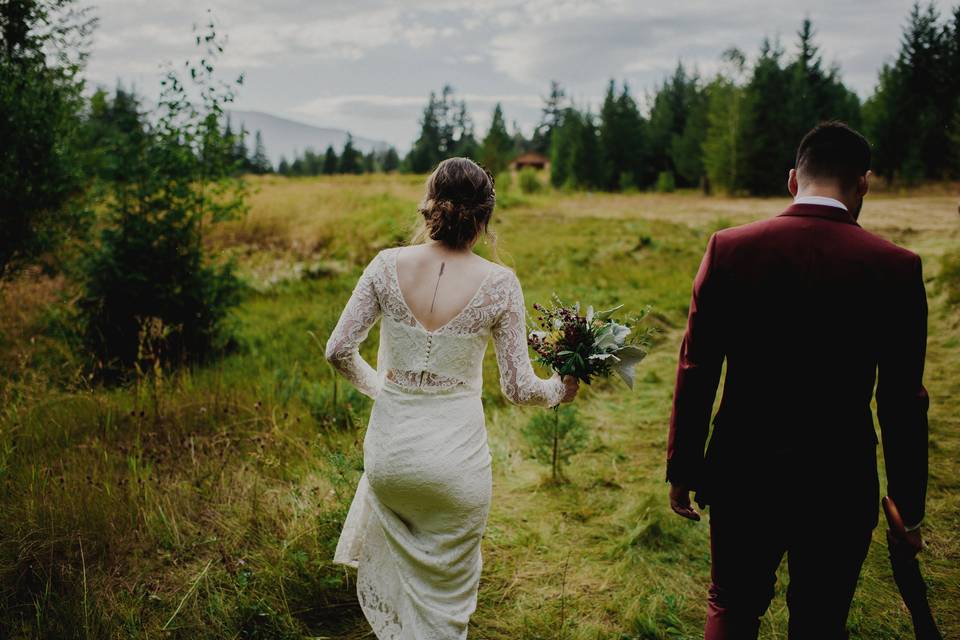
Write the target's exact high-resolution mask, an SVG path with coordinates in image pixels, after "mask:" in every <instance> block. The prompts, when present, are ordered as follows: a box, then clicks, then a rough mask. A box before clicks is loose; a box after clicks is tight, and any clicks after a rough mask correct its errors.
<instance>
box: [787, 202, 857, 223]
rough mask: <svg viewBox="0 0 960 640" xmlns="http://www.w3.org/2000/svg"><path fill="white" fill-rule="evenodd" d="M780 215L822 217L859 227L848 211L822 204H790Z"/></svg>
mask: <svg viewBox="0 0 960 640" xmlns="http://www.w3.org/2000/svg"><path fill="white" fill-rule="evenodd" d="M780 215H781V216H791V217H802V218H823V219H825V220H832V221H833V222H842V223H844V224H852V225H854V226H857V227H859V226H860V225H859V224H858V223H857V221H856V220H854V219H853V216H852V215H850V212H849V211H845V210H843V209H841V208H839V207H831V206H829V205H823V204H792V205H790V206H789V207H787V210H786V211H784V212H783V213H781V214H780Z"/></svg>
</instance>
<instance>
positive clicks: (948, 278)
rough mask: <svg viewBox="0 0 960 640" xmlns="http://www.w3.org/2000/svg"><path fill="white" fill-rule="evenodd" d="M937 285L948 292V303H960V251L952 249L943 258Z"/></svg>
mask: <svg viewBox="0 0 960 640" xmlns="http://www.w3.org/2000/svg"><path fill="white" fill-rule="evenodd" d="M937 287H938V288H939V289H940V290H941V291H944V292H946V294H947V303H948V304H960V251H951V252H949V253H947V254H945V255H944V256H943V258H942V259H941V261H940V274H939V275H938V276H937Z"/></svg>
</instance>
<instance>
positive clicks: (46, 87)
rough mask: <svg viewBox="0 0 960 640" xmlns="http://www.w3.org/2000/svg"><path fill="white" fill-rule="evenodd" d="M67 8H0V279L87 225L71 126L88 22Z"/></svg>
mask: <svg viewBox="0 0 960 640" xmlns="http://www.w3.org/2000/svg"><path fill="white" fill-rule="evenodd" d="M73 5H74V3H73V2H72V1H70V0H5V1H4V2H0V140H2V143H0V277H3V276H4V275H5V274H7V273H9V272H10V271H11V270H12V269H14V268H16V267H18V266H21V265H23V264H25V263H27V262H29V261H31V260H33V259H35V258H37V257H38V256H40V255H42V254H45V253H47V252H49V251H51V250H52V249H55V248H56V247H57V246H58V245H59V243H60V242H61V241H62V240H63V239H65V238H66V237H67V236H69V235H71V234H75V233H78V232H80V231H82V230H83V229H84V228H86V225H87V223H88V222H89V221H90V219H91V216H90V214H89V209H88V207H87V206H86V205H87V203H86V198H85V194H86V186H87V182H88V180H87V176H86V175H85V172H84V170H83V162H82V155H83V153H82V150H81V144H82V139H81V137H80V135H81V130H80V128H79V127H77V122H78V121H79V120H80V117H81V111H82V108H83V97H82V93H83V80H82V78H81V75H80V74H81V72H82V70H83V63H84V60H85V58H86V51H87V48H88V37H89V35H90V33H91V31H92V29H93V27H94V25H95V22H94V21H93V20H90V19H88V18H87V16H88V13H87V12H86V11H85V10H77V9H76V8H75V7H74V6H73Z"/></svg>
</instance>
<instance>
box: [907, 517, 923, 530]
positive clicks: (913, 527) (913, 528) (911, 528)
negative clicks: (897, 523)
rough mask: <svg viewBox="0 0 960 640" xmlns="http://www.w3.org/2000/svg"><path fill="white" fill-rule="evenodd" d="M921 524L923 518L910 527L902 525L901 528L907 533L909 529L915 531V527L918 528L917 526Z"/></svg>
mask: <svg viewBox="0 0 960 640" xmlns="http://www.w3.org/2000/svg"><path fill="white" fill-rule="evenodd" d="M922 526H923V520H920V522H918V523H917V524H915V525H913V526H912V527H904V528H903V530H904V531H906V532H907V533H910V532H911V531H916V530H917V529H919V528H920V527H922Z"/></svg>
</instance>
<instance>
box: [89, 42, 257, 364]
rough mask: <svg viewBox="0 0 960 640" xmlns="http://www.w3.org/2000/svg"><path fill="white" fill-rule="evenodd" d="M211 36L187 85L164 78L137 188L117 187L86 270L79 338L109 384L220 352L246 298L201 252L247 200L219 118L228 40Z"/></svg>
mask: <svg viewBox="0 0 960 640" xmlns="http://www.w3.org/2000/svg"><path fill="white" fill-rule="evenodd" d="M208 29H209V31H207V32H206V33H198V34H197V37H196V42H197V45H198V46H199V47H202V51H201V53H200V55H198V58H200V59H199V60H197V61H191V62H189V63H188V64H187V65H186V70H185V73H184V77H180V75H179V74H178V73H177V72H176V71H170V72H169V73H168V74H167V75H166V76H165V79H164V80H163V82H162V87H163V88H162V91H161V97H160V101H159V106H158V108H157V113H156V117H155V118H152V122H153V125H152V126H151V129H150V132H149V133H150V135H149V137H148V142H147V144H146V145H145V149H144V153H142V154H139V155H137V156H135V157H134V158H132V161H133V162H134V164H133V166H131V167H130V168H129V169H128V171H129V175H130V176H131V179H130V180H129V181H126V182H117V183H114V184H113V185H112V187H113V190H114V192H113V194H112V197H110V198H108V199H107V200H106V202H105V204H104V217H103V225H102V228H101V231H100V236H99V242H97V243H95V244H93V245H91V246H90V248H89V253H88V254H87V256H86V259H85V261H84V263H83V271H84V282H83V292H82V294H81V295H80V297H79V300H78V302H77V305H78V308H79V310H80V314H81V318H82V322H83V338H84V341H85V344H86V345H87V347H88V348H89V349H90V352H91V355H92V356H93V359H94V361H96V362H97V363H98V369H101V371H102V372H103V373H104V374H107V375H109V376H110V377H114V376H120V375H122V374H123V373H124V372H127V371H130V370H131V369H133V368H134V367H137V368H138V369H139V370H143V368H147V369H148V370H149V369H152V368H153V367H154V366H155V365H156V366H159V365H161V364H163V365H174V364H181V363H188V362H195V361H200V360H203V359H206V358H208V357H210V356H213V355H214V354H215V353H218V352H220V350H221V349H222V348H223V347H225V346H226V343H227V340H228V334H227V332H226V329H225V321H226V318H227V315H228V313H229V311H230V309H231V308H232V307H233V306H234V305H235V304H237V302H238V301H239V296H240V291H241V283H240V281H239V279H237V277H236V275H235V273H234V271H233V266H232V263H230V262H221V261H219V260H216V259H214V258H213V257H212V256H210V255H208V254H207V252H206V249H205V247H206V246H207V245H206V243H205V236H204V232H205V230H206V229H208V228H209V225H210V224H211V222H212V223H216V222H218V221H222V220H225V219H229V218H231V217H232V216H234V215H236V214H237V213H239V212H240V211H242V210H243V209H244V206H245V204H244V197H245V193H246V192H245V189H244V184H243V181H242V179H231V177H230V176H231V175H233V174H235V173H236V166H235V163H233V162H230V161H229V159H230V157H231V152H232V151H234V150H235V141H234V140H231V139H229V138H227V137H226V135H225V129H224V127H223V124H224V123H223V121H222V117H221V116H222V114H223V107H224V105H225V104H229V103H230V102H232V101H233V96H234V94H233V90H232V88H231V86H232V85H230V84H226V83H223V82H221V81H220V80H219V79H218V78H217V77H216V76H215V74H214V62H215V60H216V58H217V56H218V55H219V53H220V51H222V45H223V42H222V39H220V38H218V37H217V34H216V32H215V31H214V26H213V25H212V24H210V25H208ZM237 83H239V80H238V81H237ZM191 95H199V96H201V98H200V99H199V100H198V101H194V100H190V99H189V96H191Z"/></svg>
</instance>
